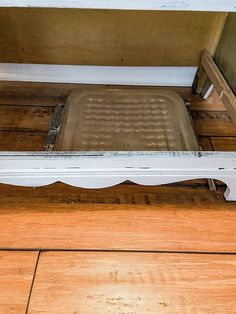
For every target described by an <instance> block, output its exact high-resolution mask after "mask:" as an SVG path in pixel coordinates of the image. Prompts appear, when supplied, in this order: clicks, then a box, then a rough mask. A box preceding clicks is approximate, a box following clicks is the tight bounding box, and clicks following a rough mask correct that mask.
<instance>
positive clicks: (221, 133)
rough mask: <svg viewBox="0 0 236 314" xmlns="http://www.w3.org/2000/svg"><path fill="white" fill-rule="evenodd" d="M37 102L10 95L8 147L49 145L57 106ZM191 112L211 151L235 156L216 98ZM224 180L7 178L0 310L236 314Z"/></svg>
mask: <svg viewBox="0 0 236 314" xmlns="http://www.w3.org/2000/svg"><path fill="white" fill-rule="evenodd" d="M27 102H29V104H30V105H29V104H28V103H27ZM31 102H32V100H30V99H25V100H24V101H22V103H21V101H20V100H19V101H18V102H17V106H16V104H15V103H14V101H11V100H9V98H6V99H5V101H3V100H1V105H0V116H1V122H0V149H1V150H8V149H9V150H27V149H28V150H41V149H44V144H45V140H46V135H47V130H48V125H49V123H50V119H51V116H52V113H53V109H54V107H53V105H54V104H53V103H50V102H49V101H48V102H47V103H46V104H45V103H43V105H42V103H41V102H36V103H35V104H32V103H31ZM190 110H191V114H192V117H193V123H194V128H195V130H196V132H197V133H198V135H199V139H200V143H201V146H202V148H203V150H229V151H230V150H231V151H236V127H235V125H233V123H232V121H231V120H230V118H229V116H228V115H227V113H226V112H225V109H224V108H223V107H222V105H221V104H220V103H218V102H216V101H215V98H214V101H213V100H212V99H211V98H210V99H209V101H208V102H207V103H206V102H204V101H201V100H199V99H195V98H194V99H193V101H192V105H191V108H190ZM215 183H216V192H211V191H210V190H209V187H208V182H207V180H195V181H189V182H182V183H180V184H178V185H177V184H173V185H168V186H161V187H142V186H136V185H133V184H129V183H127V184H122V185H119V186H116V187H113V188H109V189H102V190H93V191H92V190H85V189H79V188H73V187H69V186H66V185H64V184H60V183H57V184H54V185H51V186H47V187H42V188H37V189H31V188H21V187H10V186H7V185H0V313H1V314H2V313H3V314H5V313H6V314H8V313H65V314H66V313H73V314H75V313H77V314H80V313H99V314H100V313H101V314H105V313H112V314H113V313H114V314H123V313H125V314H128V313H129V314H130V313H135V314H136V313H141V314H144V313H161V314H162V313H163V314H166V313H168V314H172V313H177V314H189V313H191V314H199V313H200V314H205V313H214V314H215V313H219V314H230V313H236V203H232V202H226V201H225V200H224V196H223V193H224V190H225V186H224V184H222V183H221V182H215Z"/></svg>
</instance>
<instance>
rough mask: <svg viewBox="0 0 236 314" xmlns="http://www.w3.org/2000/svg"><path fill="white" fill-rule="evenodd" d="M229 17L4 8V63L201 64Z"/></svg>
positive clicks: (0, 54) (1, 55)
mask: <svg viewBox="0 0 236 314" xmlns="http://www.w3.org/2000/svg"><path fill="white" fill-rule="evenodd" d="M225 16H226V14H225V13H208V12H160V11H152V12H151V11H146V12H138V11H107V10H69V9H68V10H56V9H50V10H47V9H46V10H45V9H37V10H34V9H29V8H28V9H1V10H0V20H1V25H2V27H1V28H0V39H1V40H0V44H1V48H2V49H1V51H0V62H19V63H47V64H50V63H52V64H81V65H137V66H140V65H145V66H147V65H151V66H155V65H161V66H172V65H173V66H181V65H186V66H188V65H190V66H193V65H198V63H199V56H200V54H201V51H202V49H204V48H208V49H209V50H210V51H211V52H214V50H215V47H216V45H217V42H218V39H219V34H220V32H221V30H222V28H223V26H224V22H225ZM91 21H93V22H92V23H91ZM134 33H137V34H139V36H134ZM186 50H187V53H186ZM137 51H139V53H137Z"/></svg>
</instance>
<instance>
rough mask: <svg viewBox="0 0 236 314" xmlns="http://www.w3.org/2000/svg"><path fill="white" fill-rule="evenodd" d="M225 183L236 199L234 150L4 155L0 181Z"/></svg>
mask: <svg viewBox="0 0 236 314" xmlns="http://www.w3.org/2000/svg"><path fill="white" fill-rule="evenodd" d="M203 178H205V179H217V180H221V181H223V182H224V183H226V184H227V186H228V188H227V191H226V193H225V197H226V199H227V200H230V201H236V152H235V153H234V152H232V153H225V152H224V153H219V152H152V153H150V152H138V153H135V152H125V153H124V152H117V153H114V152H107V153H101V152H92V153H89V152H88V153H87V152H83V153H60V152H57V153H7V152H6V153H1V154H0V183H6V184H13V185H22V186H43V185H48V184H51V183H54V182H57V181H60V182H64V183H66V184H70V185H73V186H77V187H83V188H104V187H109V186H113V185H116V184H119V183H121V182H124V181H126V180H130V181H132V182H134V183H138V184H142V185H161V184H167V183H174V182H180V181H184V180H191V179H203Z"/></svg>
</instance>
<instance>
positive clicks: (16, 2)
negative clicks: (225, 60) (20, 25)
mask: <svg viewBox="0 0 236 314" xmlns="http://www.w3.org/2000/svg"><path fill="white" fill-rule="evenodd" d="M0 7H34V8H82V9H115V10H179V11H221V12H227V11H228V12H235V11H236V1H235V0H174V1H171V0H144V1H141V0H0Z"/></svg>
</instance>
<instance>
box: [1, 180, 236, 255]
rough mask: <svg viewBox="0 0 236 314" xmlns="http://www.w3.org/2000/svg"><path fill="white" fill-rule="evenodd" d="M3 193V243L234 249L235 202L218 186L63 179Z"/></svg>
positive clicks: (13, 245)
mask: <svg viewBox="0 0 236 314" xmlns="http://www.w3.org/2000/svg"><path fill="white" fill-rule="evenodd" d="M36 191H37V189H36ZM93 193H95V194H93ZM0 196H1V197H0V221H1V223H2V227H1V229H0V248H21V249H24V248H28V249H29V248H34V249H38V248H44V249H101V250H113V249H114V250H154V251H156V250H164V251H167V250H170V251H172V250H173V251H195V252H196V251H202V252H208V251H211V252H236V214H235V209H236V204H234V203H232V202H226V201H225V200H224V197H223V194H222V192H220V191H219V192H217V193H212V192H210V191H208V190H207V189H202V188H197V189H192V188H187V187H176V186H175V187H157V188H153V187H141V186H133V185H121V186H117V187H115V188H110V189H104V190H99V191H94V192H93V191H89V190H83V189H77V188H70V187H66V186H64V185H61V186H57V187H56V188H55V189H50V187H48V188H46V189H45V191H44V192H42V189H41V194H40V193H39V194H37V193H36V194H35V190H32V189H23V191H22V193H15V192H14V189H13V188H12V187H11V188H9V190H8V192H6V191H5V192H4V191H3V192H2V193H1V194H0ZM90 200H91V202H90ZM9 235H11V236H9Z"/></svg>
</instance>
